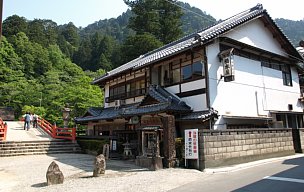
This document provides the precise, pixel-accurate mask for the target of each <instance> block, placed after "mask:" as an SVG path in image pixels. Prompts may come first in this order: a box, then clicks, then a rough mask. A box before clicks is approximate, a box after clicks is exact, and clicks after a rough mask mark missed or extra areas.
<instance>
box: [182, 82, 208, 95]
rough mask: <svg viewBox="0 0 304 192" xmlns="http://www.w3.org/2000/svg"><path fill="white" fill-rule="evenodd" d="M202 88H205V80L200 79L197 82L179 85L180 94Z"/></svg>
mask: <svg viewBox="0 0 304 192" xmlns="http://www.w3.org/2000/svg"><path fill="white" fill-rule="evenodd" d="M202 88H206V83H205V79H200V80H197V81H191V82H188V83H183V84H182V85H181V92H186V91H192V90H196V89H202Z"/></svg>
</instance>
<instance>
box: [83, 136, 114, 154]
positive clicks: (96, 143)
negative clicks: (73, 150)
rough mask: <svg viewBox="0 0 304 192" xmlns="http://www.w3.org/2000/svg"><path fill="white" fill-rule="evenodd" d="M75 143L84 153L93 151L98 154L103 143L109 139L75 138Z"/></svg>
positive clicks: (107, 142) (106, 142)
mask: <svg viewBox="0 0 304 192" xmlns="http://www.w3.org/2000/svg"><path fill="white" fill-rule="evenodd" d="M77 143H78V144H79V146H80V147H81V149H82V150H84V151H85V152H86V153H93V154H96V155H99V154H101V153H102V150H103V145H104V144H109V143H110V142H109V140H107V139H103V140H85V139H83V140H82V139H80V140H77Z"/></svg>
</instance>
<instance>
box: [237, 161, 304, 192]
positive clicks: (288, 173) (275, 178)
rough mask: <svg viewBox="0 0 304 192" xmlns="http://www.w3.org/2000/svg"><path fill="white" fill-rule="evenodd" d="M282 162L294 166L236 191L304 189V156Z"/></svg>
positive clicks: (261, 191)
mask: <svg viewBox="0 0 304 192" xmlns="http://www.w3.org/2000/svg"><path fill="white" fill-rule="evenodd" d="M282 164H283V165H294V167H292V168H290V169H287V170H285V171H282V172H280V173H277V174H274V175H270V176H268V177H265V178H262V179H261V180H259V181H257V182H255V183H252V184H250V185H247V186H244V187H242V188H239V189H236V190H234V192H244V191H246V192H247V191H248V192H251V191H252V192H270V191H276V192H286V191H289V192H291V191H299V192H300V191H304V157H299V158H295V159H288V160H285V161H284V162H283V163H282ZM301 181H302V183H301Z"/></svg>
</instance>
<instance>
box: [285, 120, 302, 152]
mask: <svg viewBox="0 0 304 192" xmlns="http://www.w3.org/2000/svg"><path fill="white" fill-rule="evenodd" d="M287 121H288V128H292V139H293V147H294V150H295V152H296V153H302V147H301V138H300V130H299V129H298V124H297V116H296V115H293V114H288V115H287Z"/></svg>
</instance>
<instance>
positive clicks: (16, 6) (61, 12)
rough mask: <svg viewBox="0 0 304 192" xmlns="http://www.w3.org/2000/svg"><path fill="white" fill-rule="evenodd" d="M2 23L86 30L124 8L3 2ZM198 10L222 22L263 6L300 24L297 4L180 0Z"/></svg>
mask: <svg viewBox="0 0 304 192" xmlns="http://www.w3.org/2000/svg"><path fill="white" fill-rule="evenodd" d="M3 1H4V2H3V4H4V5H3V6H4V7H3V20H4V19H6V18H7V17H8V16H11V15H14V14H16V15H19V16H23V17H25V18H27V19H28V20H33V19H35V18H39V19H51V20H53V21H55V22H56V23H57V24H58V25H61V24H66V23H68V22H70V21H71V22H73V23H74V24H75V25H76V26H77V27H80V26H81V27H86V26H87V25H88V24H91V23H94V22H95V21H98V20H100V19H109V18H112V17H117V16H119V15H121V13H123V12H125V11H126V10H127V9H128V7H127V6H126V5H125V4H124V2H123V0H3ZM182 1H183V2H187V3H189V4H190V5H191V6H195V7H198V8H200V9H201V10H202V11H205V12H206V13H207V14H210V15H212V16H213V17H215V18H216V19H226V18H228V17H230V16H232V15H235V14H237V13H239V12H241V11H244V10H246V9H249V8H251V7H253V6H255V5H256V4H258V3H261V4H263V7H264V8H265V9H267V11H268V13H269V14H270V16H271V17H272V18H285V19H291V20H302V19H303V18H304V11H303V3H302V1H301V0H288V1H285V0H182Z"/></svg>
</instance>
